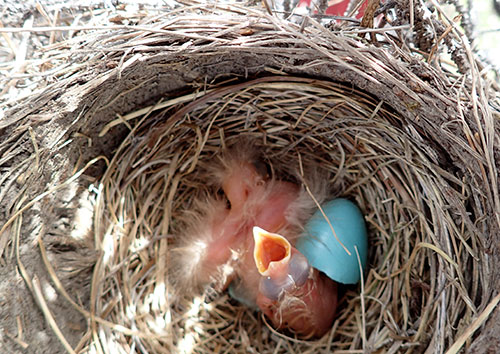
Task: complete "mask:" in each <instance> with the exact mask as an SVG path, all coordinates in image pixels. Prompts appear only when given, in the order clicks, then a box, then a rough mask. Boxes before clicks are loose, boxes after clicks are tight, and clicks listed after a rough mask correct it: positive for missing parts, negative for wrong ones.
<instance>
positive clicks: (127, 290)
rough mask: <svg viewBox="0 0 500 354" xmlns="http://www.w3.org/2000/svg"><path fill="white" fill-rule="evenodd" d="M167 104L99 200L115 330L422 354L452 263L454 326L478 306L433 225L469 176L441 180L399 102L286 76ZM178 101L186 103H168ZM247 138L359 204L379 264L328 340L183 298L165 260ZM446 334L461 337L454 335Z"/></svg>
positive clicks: (123, 152)
mask: <svg viewBox="0 0 500 354" xmlns="http://www.w3.org/2000/svg"><path fill="white" fill-rule="evenodd" d="M168 99H169V98H166V99H165V100H163V102H164V104H163V105H164V106H166V107H165V108H160V109H158V106H161V105H162V103H159V104H158V105H157V107H155V106H150V109H149V111H148V110H146V111H147V113H146V114H144V115H142V116H141V117H138V118H137V119H136V120H135V121H134V122H133V123H129V124H130V129H131V130H130V133H129V134H128V136H127V137H126V138H125V139H124V140H123V143H122V144H121V145H120V147H119V148H118V149H117V151H116V152H115V154H114V156H113V158H112V160H111V163H110V164H109V167H108V169H107V171H106V173H105V174H104V176H103V178H102V179H101V180H100V182H101V183H102V186H103V189H102V191H101V192H102V197H101V199H100V201H101V203H102V206H101V207H100V208H97V209H96V210H98V211H99V213H100V214H99V215H96V219H99V220H102V225H101V226H102V227H101V228H100V230H102V232H100V233H99V234H98V235H96V238H97V240H98V244H100V245H101V247H102V249H103V254H102V262H98V264H97V265H96V268H95V270H94V278H93V281H95V282H96V283H95V284H94V286H95V287H96V288H97V289H99V292H98V293H97V294H96V296H95V301H96V311H97V313H102V312H103V311H105V310H106V312H107V313H108V318H109V319H110V320H112V321H113V322H116V323H120V324H122V325H124V326H126V327H129V328H132V327H136V328H137V329H138V330H139V331H140V332H141V333H142V335H143V338H141V339H140V341H141V345H144V346H145V347H146V348H148V350H151V351H155V350H156V351H158V352H161V351H165V350H174V348H175V350H181V351H182V350H186V351H189V350H191V349H192V348H198V349H199V350H202V349H201V348H203V350H205V351H213V350H216V349H219V350H234V349H240V350H245V348H247V347H248V346H250V347H252V348H254V350H256V351H258V352H266V351H267V350H271V348H275V347H276V345H278V346H283V351H286V348H287V347H288V346H293V347H294V350H297V351H303V350H308V349H309V350H310V349H311V348H315V350H321V349H322V350H329V349H330V348H336V349H346V350H348V349H353V348H354V349H359V348H363V347H370V348H380V347H381V346H384V345H385V344H384V343H388V342H392V339H391V338H392V336H394V335H398V336H400V337H401V339H402V340H401V341H400V342H399V343H397V344H394V343H393V344H391V346H396V345H397V346H404V342H405V341H410V340H411V342H412V343H413V344H412V345H413V346H419V344H422V345H424V343H428V342H429V341H430V340H431V339H432V336H433V331H432V328H433V327H434V326H435V322H436V320H437V319H438V313H437V311H436V305H435V304H436V302H438V301H441V299H439V298H437V297H436V296H437V295H436V294H437V293H438V291H437V289H441V290H442V288H443V286H444V285H445V279H446V277H445V275H444V274H443V272H441V271H440V270H439V269H440V267H443V266H444V264H447V267H450V268H452V269H453V270H454V272H455V275H456V276H457V279H456V281H455V282H454V284H453V286H452V287H451V288H450V289H449V292H447V293H446V296H447V299H446V301H456V306H455V307H454V309H453V311H450V313H449V314H448V316H449V323H450V325H451V324H455V325H459V324H460V319H461V318H462V317H463V316H467V313H468V312H470V311H471V309H470V308H469V307H468V306H467V301H470V302H473V301H474V300H475V299H470V298H468V296H464V297H465V298H462V297H461V296H457V295H458V294H459V293H460V294H467V293H469V291H467V290H465V289H470V287H471V286H474V284H476V285H475V286H477V281H474V280H473V279H471V275H470V274H469V275H462V273H461V271H460V267H459V266H458V265H457V264H456V263H455V262H454V261H452V260H451V259H450V258H449V257H448V256H447V252H446V251H443V250H441V249H440V248H438V247H437V246H435V242H434V241H435V240H433V237H435V233H434V232H433V231H432V230H433V229H434V228H435V226H433V225H432V224H433V223H434V220H436V219H438V220H441V221H443V222H445V223H446V222H448V221H449V220H447V218H448V217H450V216H449V215H446V211H445V208H444V206H443V205H440V204H439V201H440V200H441V198H442V196H441V192H440V191H441V190H443V189H444V188H450V186H453V185H455V184H457V185H458V184H459V183H460V181H457V180H455V179H454V178H453V177H452V176H451V175H447V174H446V175H444V176H443V175H442V174H439V173H438V172H436V169H437V168H439V162H438V158H439V157H438V154H437V153H435V152H434V151H433V150H432V147H430V146H429V145H428V142H425V141H422V140H419V139H416V137H415V136H413V134H412V130H411V129H407V128H406V127H405V126H404V123H403V122H402V120H401V118H400V117H398V114H397V113H396V112H394V111H393V110H392V109H390V107H388V106H386V105H383V104H380V102H379V101H377V100H376V99H375V98H373V97H371V96H370V95H369V94H366V93H364V92H362V91H359V90H357V89H355V88H352V87H350V86H346V85H343V84H340V83H334V82H330V81H325V80H317V79H308V78H300V77H285V76H268V77H261V78H258V79H256V80H249V81H246V82H243V83H241V82H240V83H231V82H226V83H223V84H214V85H209V86H207V87H206V88H205V90H204V91H200V92H198V94H197V97H195V98H194V99H193V98H192V95H190V94H188V95H186V96H183V97H176V98H174V99H173V101H168ZM170 100H172V98H170ZM176 100H177V101H179V100H180V101H182V102H183V103H182V104H180V105H178V106H176V105H169V104H168V103H169V102H174V101H176ZM186 103H187V104H186ZM186 107H187V108H188V109H186ZM179 112H180V113H181V114H179ZM116 123H118V122H111V123H110V124H111V125H114V124H116ZM105 131H106V134H112V130H109V131H107V128H105ZM249 137H250V138H251V139H253V140H254V141H255V142H256V144H257V145H258V146H259V148H260V150H261V152H262V154H263V156H264V157H265V159H266V161H267V162H268V163H270V165H271V166H272V164H273V161H279V162H280V163H282V164H283V165H284V166H288V168H290V169H291V170H293V169H296V170H299V169H301V168H302V166H304V165H306V166H307V165H308V164H314V165H319V166H320V168H321V169H324V171H325V172H328V173H329V175H330V176H331V178H330V180H329V181H328V185H329V188H330V192H331V193H332V194H333V195H335V196H342V197H347V198H349V199H351V200H353V201H355V202H356V203H357V204H358V205H359V206H360V208H361V209H362V211H363V213H364V215H365V219H366V222H367V226H368V229H369V238H370V239H369V245H370V251H369V265H368V269H369V270H368V272H367V273H366V274H365V279H364V283H363V286H362V287H361V286H355V287H351V288H349V289H347V291H346V292H345V295H344V296H343V299H342V303H341V307H340V309H339V313H338V316H337V318H336V320H335V323H334V326H333V329H332V331H331V333H330V334H329V335H327V338H326V339H325V338H324V339H323V340H318V341H301V340H297V339H294V338H293V337H289V336H287V335H286V334H284V333H278V332H276V331H274V330H273V329H272V328H271V327H270V326H269V325H267V324H266V321H265V318H263V317H262V316H261V314H260V313H258V312H254V311H252V310H250V309H247V308H246V307H245V306H243V305H240V304H238V303H236V302H235V301H234V300H231V299H229V297H228V295H227V294H225V293H223V294H220V295H219V294H214V293H210V292H208V293H204V294H202V293H199V294H196V293H195V294H184V296H181V298H179V297H177V296H174V294H175V289H173V288H171V286H172V285H171V283H170V282H169V253H170V251H171V249H172V248H173V247H175V245H176V239H175V238H176V235H177V234H178V233H180V231H181V229H182V228H183V227H184V226H183V222H185V217H184V218H183V214H184V212H185V210H188V209H189V208H190V206H192V202H193V199H194V198H197V197H200V196H201V195H203V194H204V193H207V192H208V193H210V192H212V193H213V192H214V189H213V186H210V185H207V180H206V179H207V174H206V167H207V165H210V164H213V163H214V162H215V161H216V159H217V156H218V155H219V154H220V153H221V152H222V151H224V149H225V148H227V147H229V146H232V145H234V144H238V142H239V141H241V139H245V138H249ZM284 172H285V173H286V171H281V173H284ZM278 177H280V176H278ZM282 178H286V174H284V175H283V176H282ZM438 211H439V213H444V215H437V214H436V213H437V212H438ZM183 219H184V220H183ZM433 219H434V220H433ZM181 220H183V221H181ZM443 227H445V228H447V226H446V225H443ZM449 246H450V247H451V249H450V251H452V252H454V253H456V254H457V255H460V257H459V258H460V259H462V260H463V261H464V262H467V261H468V258H469V257H472V256H471V254H475V253H477V246H478V245H477V244H476V243H475V242H474V241H471V242H470V244H469V243H460V242H457V241H456V240H454V239H453V240H452V244H450V245H449ZM361 290H363V293H362V295H361V294H360V293H361ZM473 294H474V292H473ZM103 331H104V332H103V333H106V335H107V336H109V337H108V340H109V341H110V342H112V341H114V340H112V339H111V338H112V337H113V336H116V335H121V336H122V338H121V339H120V340H119V342H121V343H128V344H127V345H125V344H123V345H125V346H128V345H132V343H131V339H130V337H129V336H127V335H126V334H123V333H119V332H118V333H113V330H112V329H110V328H103ZM444 335H445V337H447V336H448V338H447V340H451V339H452V337H451V336H452V332H451V331H449V332H445V333H444ZM166 348H170V349H166Z"/></svg>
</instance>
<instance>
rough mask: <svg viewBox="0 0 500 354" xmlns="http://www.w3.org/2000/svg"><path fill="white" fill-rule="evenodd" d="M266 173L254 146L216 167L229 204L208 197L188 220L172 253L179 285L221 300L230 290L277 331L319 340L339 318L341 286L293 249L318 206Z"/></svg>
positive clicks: (242, 147) (227, 157) (218, 183)
mask: <svg viewBox="0 0 500 354" xmlns="http://www.w3.org/2000/svg"><path fill="white" fill-rule="evenodd" d="M260 166H261V163H260V161H259V159H258V153H257V152H256V149H255V148H253V146H252V145H251V144H250V143H245V144H242V145H240V147H239V148H233V149H231V150H229V151H228V152H227V153H226V154H224V155H223V157H222V158H221V161H220V163H219V164H216V165H215V166H214V168H213V171H212V175H213V177H214V179H215V185H216V186H218V187H221V188H222V190H223V192H224V194H225V197H226V198H227V201H225V200H223V199H220V198H215V197H214V198H210V197H209V198H207V199H206V200H205V201H203V202H200V204H199V205H198V207H197V210H198V211H197V212H190V213H189V214H187V215H188V219H189V220H190V223H189V225H186V226H187V230H186V232H185V234H183V235H182V236H180V238H181V242H183V245H181V246H180V247H178V248H177V249H176V250H174V251H175V252H173V255H174V260H173V265H174V268H173V269H174V270H175V275H174V279H176V284H175V285H176V286H178V287H180V289H181V291H185V290H184V289H185V288H186V287H193V286H194V287H206V286H207V285H212V287H213V288H214V289H215V290H216V291H218V292H220V291H223V290H225V289H226V288H227V287H228V286H229V291H230V294H231V296H233V297H234V298H236V299H237V300H240V301H241V302H243V303H244V304H246V305H248V306H250V307H255V308H256V307H258V308H260V309H261V310H262V311H263V313H264V314H265V315H266V316H268V317H269V318H270V319H271V321H272V322H273V324H274V326H275V327H277V328H283V329H289V330H291V331H294V332H296V333H297V334H299V335H301V336H308V337H309V336H321V335H323V334H324V333H325V332H326V331H327V330H328V328H329V327H330V326H331V323H332V321H333V316H334V314H335V307H336V301H337V300H336V296H337V295H336V283H335V282H333V281H332V280H330V279H329V278H327V277H325V276H324V275H323V274H322V273H320V272H318V271H317V270H315V269H312V268H311V267H310V266H309V263H308V262H307V260H306V258H305V257H304V256H303V255H302V254H300V252H298V251H297V250H296V249H295V248H293V244H294V242H295V239H296V238H297V237H298V236H299V235H300V232H301V231H302V228H303V225H304V223H305V222H306V221H307V219H308V218H309V217H310V216H311V215H312V213H313V211H314V210H315V208H316V206H315V204H314V202H313V201H312V199H311V198H310V197H309V195H308V194H307V193H306V192H305V191H304V190H303V189H301V188H300V187H299V186H298V185H297V184H295V183H291V182H287V181H281V180H277V179H275V178H272V177H269V175H268V174H267V171H265V169H264V168H260ZM323 184H324V183H319V184H318V185H319V186H322V185H323ZM317 189H318V190H321V189H322V188H317ZM318 194H322V193H318ZM316 198H317V199H318V198H319V199H320V200H321V198H322V196H321V195H317V196H316ZM264 230H265V231H264ZM282 235H283V236H282Z"/></svg>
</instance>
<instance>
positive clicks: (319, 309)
mask: <svg viewBox="0 0 500 354" xmlns="http://www.w3.org/2000/svg"><path fill="white" fill-rule="evenodd" d="M253 236H254V240H255V247H254V259H255V264H256V265H257V270H258V271H259V273H260V274H261V275H262V278H261V279H260V284H259V293H258V295H257V305H258V307H259V308H260V309H261V310H262V312H263V313H264V314H265V315H266V316H267V317H269V319H271V321H272V322H273V324H274V326H275V327H276V328H278V329H279V328H286V329H289V330H291V331H293V332H295V333H298V334H300V335H301V336H302V337H321V336H322V335H323V334H325V333H326V332H327V331H328V330H329V329H330V328H331V326H332V322H333V319H334V316H335V309H336V307H337V283H336V282H334V281H333V280H331V279H330V278H328V277H327V276H326V275H325V274H323V273H320V272H319V271H318V270H317V269H314V268H312V267H311V266H310V265H309V262H308V261H307V259H306V257H305V256H304V255H303V254H302V253H300V252H299V251H298V250H297V249H296V248H295V247H293V246H292V245H291V244H290V242H289V241H288V240H287V239H286V238H285V237H283V236H281V235H279V234H274V233H270V232H268V231H266V230H263V229H261V228H260V227H257V226H255V227H254V228H253Z"/></svg>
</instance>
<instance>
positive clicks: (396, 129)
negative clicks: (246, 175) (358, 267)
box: [0, 4, 500, 353]
mask: <svg viewBox="0 0 500 354" xmlns="http://www.w3.org/2000/svg"><path fill="white" fill-rule="evenodd" d="M393 6H398V5H393ZM415 6H417V4H415ZM405 8H406V5H404V6H403V5H401V7H400V8H399V7H395V10H396V12H397V11H400V13H399V15H400V19H401V21H402V22H401V24H397V25H398V26H399V27H398V28H394V29H392V31H394V32H392V33H389V32H388V31H386V30H370V29H368V30H366V29H360V28H359V27H356V26H353V27H342V26H339V25H333V26H330V28H325V27H324V26H322V25H320V24H319V23H318V22H316V20H314V19H312V18H310V19H309V20H308V22H307V23H305V22H301V23H299V24H295V23H293V22H289V21H286V20H281V19H279V18H277V17H274V16H270V15H268V14H266V13H262V12H261V11H259V10H254V9H252V8H247V9H243V8H241V7H237V6H229V5H228V6H220V7H217V6H209V7H206V6H203V5H196V6H192V7H189V8H184V9H180V10H177V12H172V13H170V14H167V15H165V16H164V17H159V18H151V19H150V20H149V22H148V21H145V24H143V25H141V26H117V28H115V29H114V30H113V31H111V32H106V33H103V32H101V31H99V30H98V29H97V30H95V31H90V32H85V33H83V34H82V35H80V36H77V37H74V38H73V39H71V40H69V41H67V42H63V43H61V44H60V45H58V46H57V47H55V48H52V49H51V50H50V51H49V52H48V53H47V56H48V58H50V59H51V63H52V64H53V65H56V66H57V65H58V66H59V67H60V68H64V69H62V70H60V71H59V72H57V74H56V76H55V77H56V78H57V82H55V83H52V84H50V85H48V86H47V87H45V88H43V90H41V91H39V92H35V93H33V94H32V95H31V96H29V97H27V98H26V99H24V100H23V102H21V103H20V104H18V105H17V107H15V108H13V109H12V110H11V111H10V113H9V114H8V115H7V116H6V117H5V119H4V121H3V122H1V123H0V124H1V125H0V129H1V131H2V138H1V143H0V151H1V155H2V156H3V157H2V165H3V166H6V168H5V167H4V168H3V171H2V172H1V173H2V179H1V181H2V182H1V183H2V192H1V193H0V200H1V201H2V206H1V207H0V210H1V214H0V215H1V217H2V218H5V219H4V220H2V229H1V232H2V233H1V236H0V246H1V247H0V250H1V251H2V253H3V257H4V259H6V260H7V264H16V265H17V267H18V269H19V273H20V274H21V276H22V277H23V279H24V280H25V283H26V285H27V287H28V289H29V290H30V292H31V293H32V294H33V296H34V298H35V300H36V304H37V305H38V308H39V309H40V310H41V312H39V313H40V314H41V315H43V318H44V319H45V320H46V321H47V323H48V325H49V327H50V328H51V330H52V332H53V333H54V337H55V338H58V341H57V342H55V343H52V344H51V345H53V348H54V351H55V350H57V348H62V347H64V348H65V349H66V350H68V351H75V352H103V353H120V352H126V353H129V352H154V353H171V352H182V351H184V352H210V353H212V352H259V353H266V352H273V353H280V352H283V353H284V352H311V353H312V352H314V353H316V352H325V353H327V352H332V351H339V352H349V353H355V352H390V353H394V352H401V351H404V352H416V353H419V352H424V351H426V350H429V351H432V352H443V351H444V350H447V349H448V350H450V352H451V353H453V352H457V351H458V350H460V348H462V347H463V346H466V347H468V348H469V349H470V350H472V351H474V350H475V351H476V352H484V351H485V350H486V349H488V348H498V345H499V342H498V338H497V337H496V333H497V330H496V329H498V325H497V324H496V323H495V322H497V321H495V318H496V319H499V316H500V315H499V312H498V310H497V311H496V312H493V311H494V308H495V306H496V304H497V303H498V301H499V299H500V298H499V296H498V295H497V292H498V289H499V279H500V272H499V269H500V268H499V266H500V259H499V254H500V247H499V239H498V235H500V212H499V210H500V202H499V193H498V186H499V184H498V169H499V167H500V150H499V146H500V141H499V137H500V124H499V117H498V112H495V110H494V107H495V105H496V106H497V107H498V91H495V85H494V84H493V88H492V87H491V83H490V82H489V81H488V80H487V79H486V77H485V76H484V73H483V72H480V69H481V67H480V65H481V64H480V63H479V62H477V61H476V60H475V59H474V56H473V53H472V52H471V51H470V48H469V47H468V45H467V41H466V39H465V38H464V37H463V36H462V35H461V34H460V31H459V29H458V27H457V26H456V25H455V24H454V23H453V22H452V21H450V22H448V21H447V20H446V16H445V14H444V13H441V12H440V11H441V9H440V8H439V7H438V9H437V10H435V11H436V13H438V14H439V15H441V16H443V18H442V19H441V20H439V21H438V20H437V17H430V18H427V17H425V16H424V15H421V17H418V16H416V19H413V18H412V21H415V23H414V24H413V25H414V26H415V28H420V27H422V28H424V29H425V28H431V27H432V28H434V29H435V30H436V31H438V30H439V28H441V29H443V28H444V29H445V30H443V31H442V32H439V31H438V32H436V33H433V34H431V35H429V34H428V36H427V37H426V38H423V37H421V35H423V30H422V32H421V33H419V32H418V31H416V32H415V34H414V38H413V39H412V41H413V42H411V43H410V39H408V38H406V39H405V37H404V35H405V31H407V30H408V28H409V25H408V24H405V23H403V22H404V21H403V20H404V19H405V14H407V12H404V11H407V10H403V9H405ZM416 10H418V11H415V14H419V13H420V12H419V11H423V10H422V9H421V8H418V9H416ZM405 26H406V27H405ZM419 26H420V27H419ZM439 26H441V27H439ZM370 31H371V33H372V34H373V33H376V32H378V33H379V36H378V39H377V37H372V38H371V39H369V38H368V37H366V38H365V37H364V36H365V34H366V32H370ZM441 34H442V36H441V37H440V35H441ZM433 35H434V37H433ZM424 39H425V40H426V41H427V42H430V43H433V47H430V48H427V49H428V51H427V52H425V50H424V49H423V48H422V46H420V47H418V46H416V45H415V43H420V44H422V43H423V41H424ZM443 40H444V42H446V43H447V44H448V47H446V49H450V50H451V51H452V52H453V53H452V58H453V60H451V59H449V57H448V59H446V53H445V50H444V49H443V48H442V46H441V44H440V41H443ZM419 41H420V42H419ZM452 42H453V43H452ZM410 44H411V46H410ZM452 46H453V48H452ZM410 48H413V49H410ZM75 51H76V52H75ZM70 52H71V53H74V54H72V55H71V56H70V55H69V53H70ZM61 53H63V54H65V55H66V56H65V55H61ZM75 53H76V54H75ZM68 63H69V64H70V66H69V68H68ZM495 95H496V96H495ZM243 138H245V139H249V138H250V139H252V141H254V142H255V144H256V145H257V146H258V147H259V150H260V151H261V153H262V155H263V156H264V158H265V160H266V162H268V163H269V165H270V166H281V167H277V171H278V173H283V176H281V177H282V178H286V171H303V168H304V166H307V165H309V164H314V165H315V166H319V168H320V169H321V170H323V172H324V174H325V175H327V176H329V180H328V186H329V189H330V191H329V192H330V193H331V194H332V195H334V196H342V197H346V198H348V199H351V200H353V201H355V202H356V203H357V204H358V205H359V207H360V208H361V210H362V212H363V214H364V216H365V220H366V223H367V227H368V230H369V246H370V248H369V257H368V260H369V261H368V270H367V272H366V274H365V275H364V278H363V280H362V282H361V283H360V284H358V285H357V286H352V287H348V288H346V289H344V291H343V293H342V296H341V298H340V306H339V310H338V314H337V317H336V319H335V322H334V325H333V327H332V329H331V331H329V333H328V334H327V335H325V336H324V337H323V338H320V339H315V340H302V339H298V338H295V337H294V336H291V335H290V334H289V333H284V332H283V333H282V332H278V331H276V330H275V329H273V328H272V327H271V326H270V325H269V324H268V322H267V321H266V318H265V317H264V316H262V314H261V313H259V312H256V311H253V310H251V309H249V308H247V307H245V306H244V305H241V304H239V303H238V302H236V301H234V300H232V299H231V298H230V297H229V296H228V295H227V294H226V293H222V294H218V293H214V292H210V291H208V290H207V291H206V292H204V293H201V292H200V293H186V294H182V296H179V295H178V294H176V292H175V289H173V288H172V282H171V279H170V278H171V276H172V274H171V272H169V269H170V268H169V267H170V252H171V250H172V249H173V248H174V247H175V246H176V241H178V240H176V235H178V234H179V233H180V232H181V229H182V228H183V227H184V224H182V223H181V222H179V220H181V219H182V215H184V214H183V213H184V212H185V211H186V210H188V209H189V208H190V207H191V206H192V204H193V201H194V200H195V199H196V198H197V197H199V196H200V195H202V194H204V193H216V192H217V191H216V189H215V188H214V186H213V185H210V183H209V182H208V181H207V174H206V170H207V166H210V165H211V164H213V163H215V161H217V159H218V156H220V153H221V152H223V151H225V149H227V148H228V147H230V146H233V145H237V144H238V143H239V142H240V141H241V139H243ZM34 242H35V243H34ZM35 245H36V246H35ZM8 260H15V262H8ZM12 267H13V265H12ZM10 269H13V268H10ZM174 294H175V296H174ZM22 301H23V303H24V304H26V306H27V308H30V306H31V309H32V310H34V311H35V307H34V306H35V305H33V303H32V302H30V299H23V300H22ZM24 311H26V310H24ZM36 311H38V309H36ZM36 313H37V314H38V312H36ZM492 313H493V314H492ZM41 315H40V316H41ZM37 316H38V315H37ZM21 322H22V321H21ZM25 327H29V325H27V324H25ZM479 328H481V330H479V331H477V330H478V329H479ZM26 333H28V334H29V331H28V330H26ZM9 336H10V337H12V338H13V340H15V341H17V342H16V343H17V345H21V346H22V345H23V340H22V338H20V336H21V334H18V336H17V337H15V336H14V335H13V334H10V335H9ZM25 336H26V335H25ZM25 344H26V343H25ZM35 351H36V350H35Z"/></svg>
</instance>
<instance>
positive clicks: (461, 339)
mask: <svg viewBox="0 0 500 354" xmlns="http://www.w3.org/2000/svg"><path fill="white" fill-rule="evenodd" d="M498 302H500V293H498V294H497V296H495V297H494V298H493V300H491V302H490V303H489V304H488V306H486V308H485V309H484V311H483V312H481V314H480V315H479V316H478V317H477V318H476V319H475V320H474V321H472V323H471V324H470V326H469V327H467V329H466V330H465V332H464V333H462V335H461V336H460V337H458V339H457V340H456V341H455V343H453V345H452V346H451V347H450V348H449V349H448V350H447V351H446V354H456V353H458V351H459V350H460V348H462V346H463V345H464V343H465V342H466V341H467V339H469V338H471V337H472V335H473V334H474V332H475V331H476V330H477V329H478V328H479V327H481V325H482V324H483V323H484V322H485V321H486V320H487V319H488V317H489V316H490V314H491V313H492V312H493V310H494V309H495V308H496V306H497V304H498Z"/></svg>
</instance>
